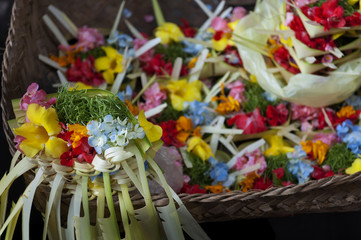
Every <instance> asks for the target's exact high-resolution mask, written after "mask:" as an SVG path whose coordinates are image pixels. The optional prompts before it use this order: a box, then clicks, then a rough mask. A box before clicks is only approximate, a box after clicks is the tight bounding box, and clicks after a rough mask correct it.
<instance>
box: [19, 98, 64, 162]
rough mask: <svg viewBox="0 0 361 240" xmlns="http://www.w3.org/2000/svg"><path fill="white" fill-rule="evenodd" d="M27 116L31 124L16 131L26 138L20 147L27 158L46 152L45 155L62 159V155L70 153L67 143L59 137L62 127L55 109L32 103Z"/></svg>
mask: <svg viewBox="0 0 361 240" xmlns="http://www.w3.org/2000/svg"><path fill="white" fill-rule="evenodd" d="M26 116H27V118H28V120H29V122H26V123H24V124H23V125H21V126H20V127H19V128H15V129H14V133H15V134H16V135H19V136H22V137H24V138H25V139H24V140H23V141H22V142H21V143H20V145H19V147H20V149H21V150H22V151H23V152H24V154H25V155H26V156H28V157H31V158H32V157H34V156H35V155H36V154H37V153H39V152H40V151H42V150H45V155H47V156H50V157H53V158H60V155H61V154H63V153H64V152H66V151H68V149H69V147H68V146H67V142H66V141H64V140H63V139H61V138H58V137H57V135H58V134H59V133H60V131H61V127H60V125H59V120H58V115H57V114H56V111H55V109H54V108H48V109H46V108H45V107H42V106H40V105H38V104H35V103H32V104H29V106H28V109H27V111H26Z"/></svg>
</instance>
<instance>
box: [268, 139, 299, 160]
mask: <svg viewBox="0 0 361 240" xmlns="http://www.w3.org/2000/svg"><path fill="white" fill-rule="evenodd" d="M264 139H265V140H266V141H267V142H268V143H269V144H270V145H271V147H270V148H269V149H267V150H266V151H265V152H264V155H265V156H267V157H268V156H278V155H280V154H281V153H283V154H286V153H288V152H293V151H294V150H295V149H294V148H292V147H290V146H288V145H287V144H286V143H285V142H283V137H282V136H278V135H267V136H264Z"/></svg>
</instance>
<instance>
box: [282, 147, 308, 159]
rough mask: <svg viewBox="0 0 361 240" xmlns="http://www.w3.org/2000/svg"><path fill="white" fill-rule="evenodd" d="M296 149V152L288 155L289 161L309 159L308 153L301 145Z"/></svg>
mask: <svg viewBox="0 0 361 240" xmlns="http://www.w3.org/2000/svg"><path fill="white" fill-rule="evenodd" d="M294 149H295V151H293V152H292V153H291V152H288V153H287V157H288V158H289V159H297V160H302V159H306V158H307V153H306V152H305V151H304V150H303V149H302V146H301V145H296V146H295V147H294Z"/></svg>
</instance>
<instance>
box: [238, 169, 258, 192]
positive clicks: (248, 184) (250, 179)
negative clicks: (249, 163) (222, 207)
mask: <svg viewBox="0 0 361 240" xmlns="http://www.w3.org/2000/svg"><path fill="white" fill-rule="evenodd" d="M256 178H260V175H258V174H256V172H251V173H250V174H248V175H247V177H246V178H245V179H244V180H243V181H242V182H240V183H239V185H241V187H242V192H248V190H250V189H251V188H253V184H254V180H255V179H256Z"/></svg>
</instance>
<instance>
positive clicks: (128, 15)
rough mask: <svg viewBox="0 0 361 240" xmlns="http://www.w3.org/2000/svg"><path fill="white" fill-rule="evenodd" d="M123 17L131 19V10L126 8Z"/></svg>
mask: <svg viewBox="0 0 361 240" xmlns="http://www.w3.org/2000/svg"><path fill="white" fill-rule="evenodd" d="M123 15H124V17H125V18H130V17H131V16H132V12H131V11H130V10H129V9H127V8H124V10H123Z"/></svg>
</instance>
